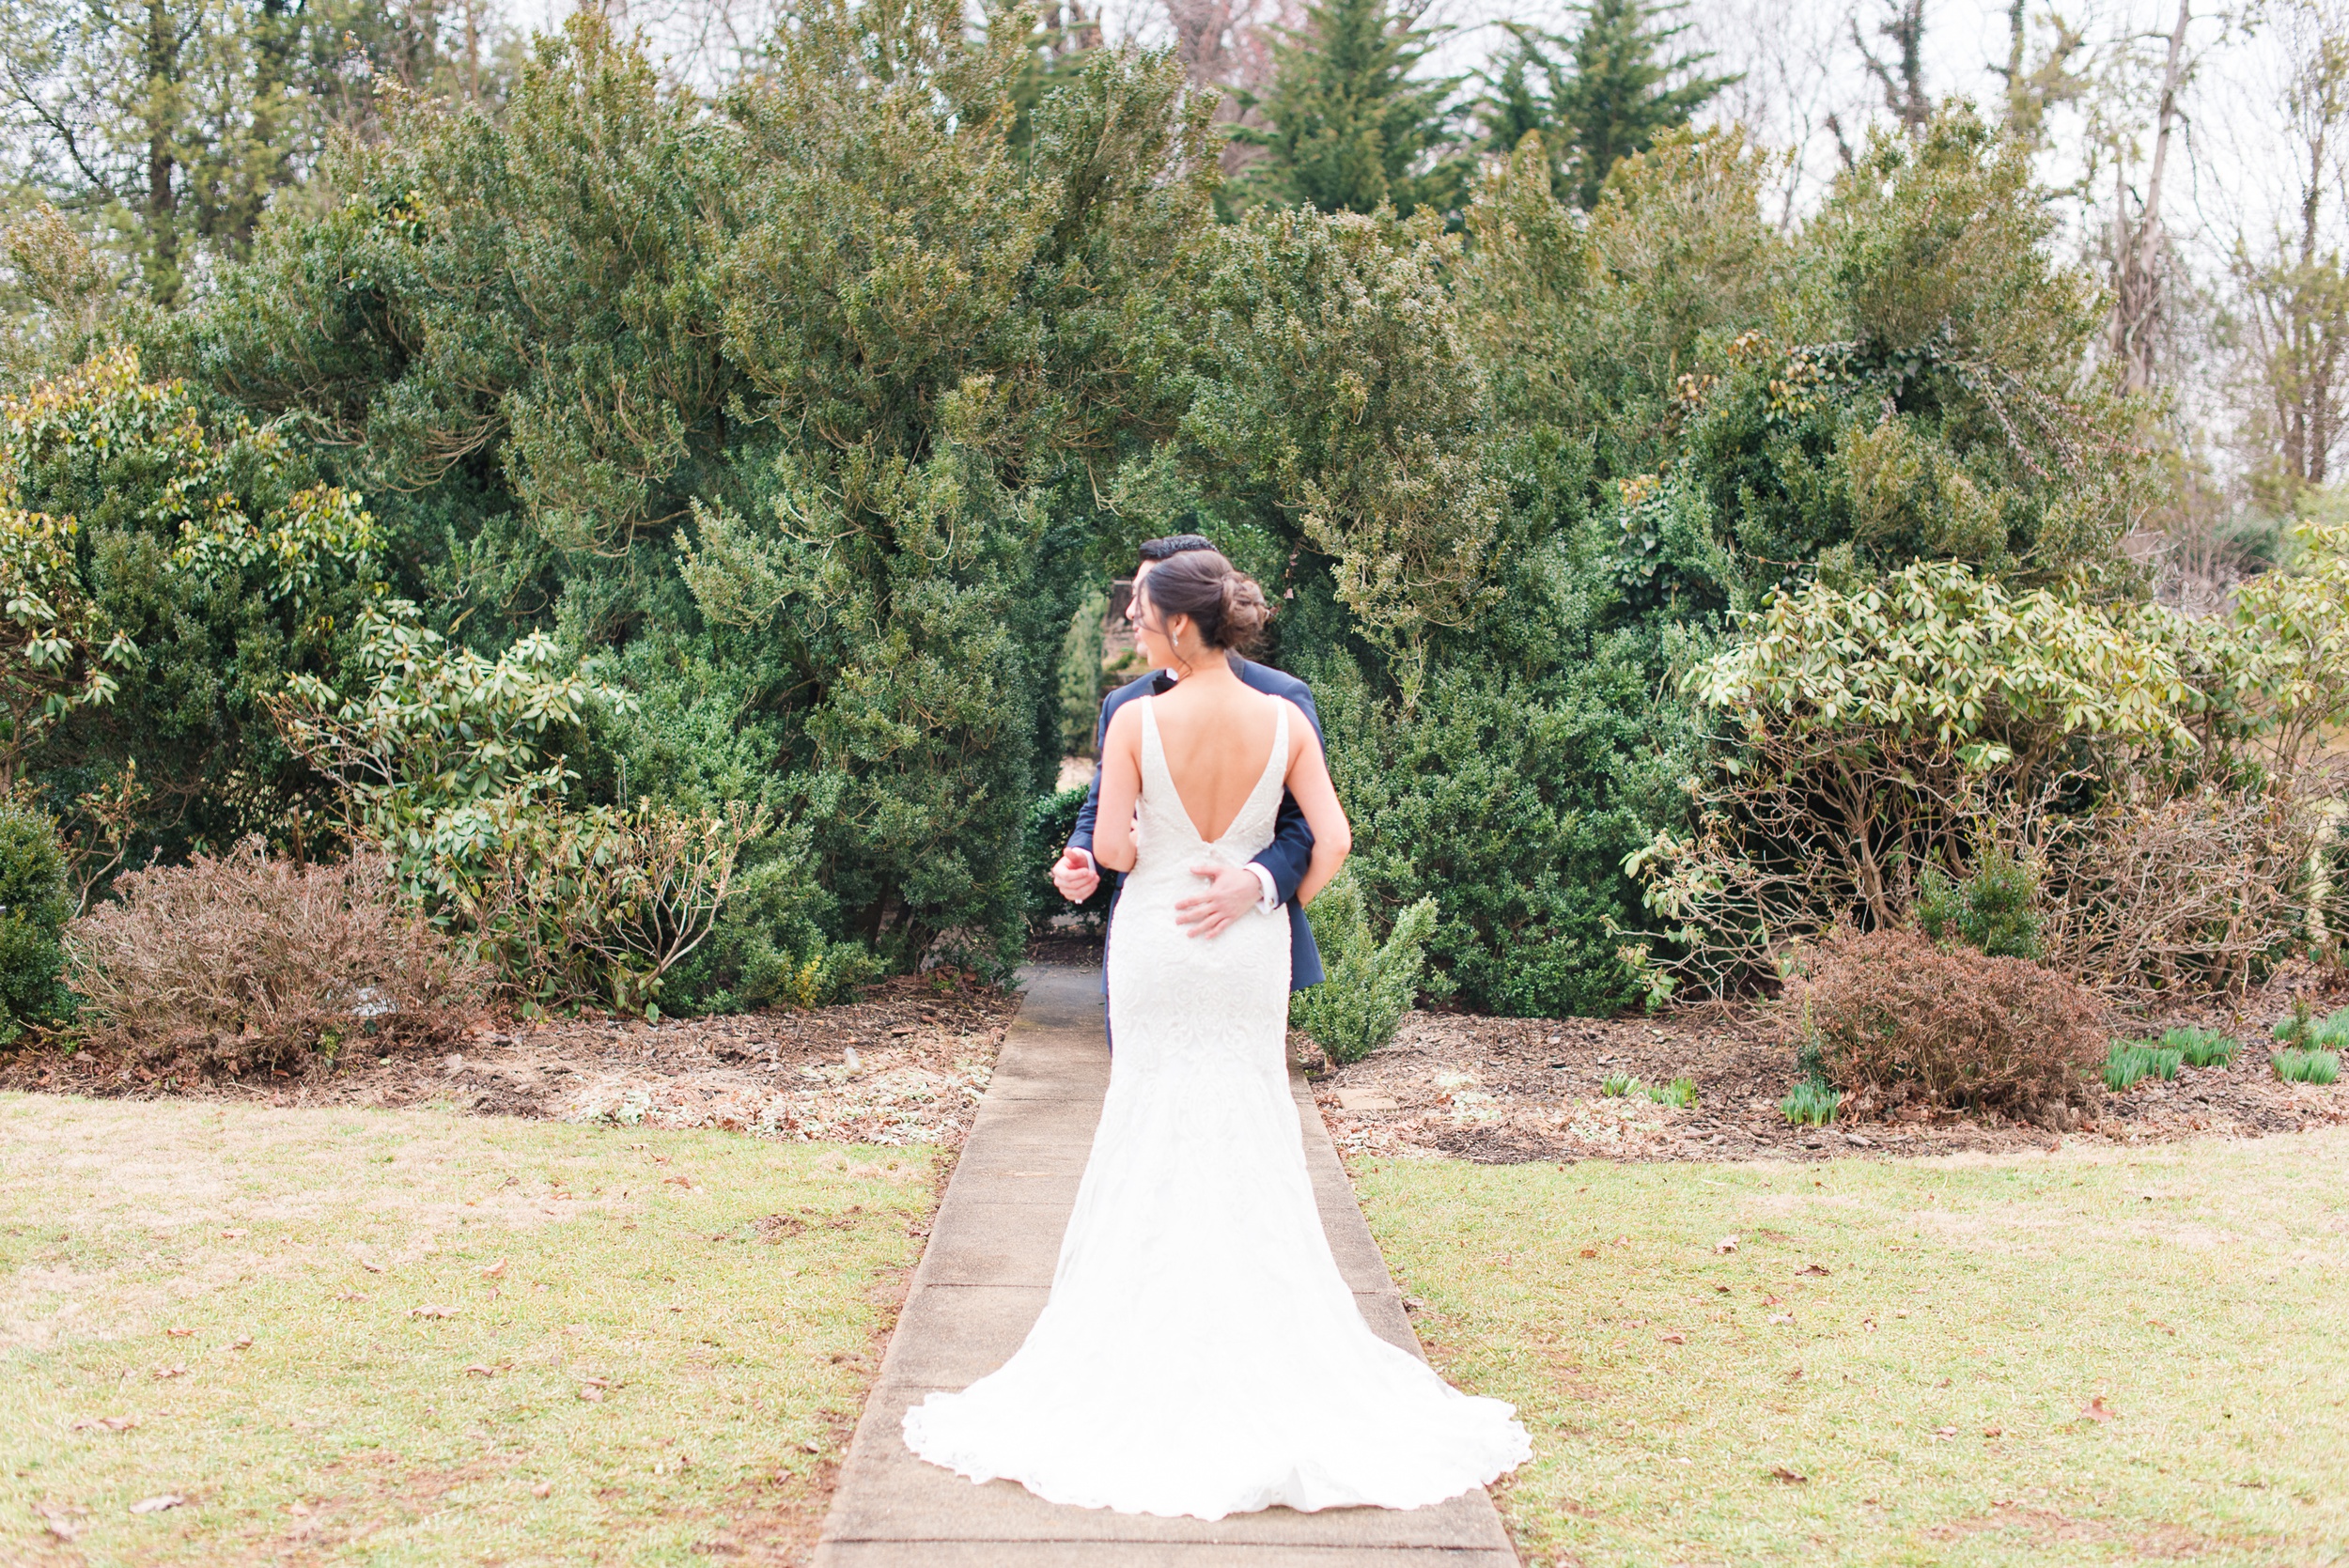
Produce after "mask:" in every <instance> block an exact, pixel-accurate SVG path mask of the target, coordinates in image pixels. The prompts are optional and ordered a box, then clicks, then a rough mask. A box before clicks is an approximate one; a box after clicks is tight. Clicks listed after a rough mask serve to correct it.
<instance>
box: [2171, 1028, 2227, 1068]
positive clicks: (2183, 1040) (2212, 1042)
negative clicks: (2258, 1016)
mask: <svg viewBox="0 0 2349 1568" xmlns="http://www.w3.org/2000/svg"><path fill="white" fill-rule="evenodd" d="M2161 1043H2162V1044H2163V1045H2164V1046H2166V1047H2168V1048H2170V1049H2171V1050H2174V1051H2177V1052H2179V1053H2180V1054H2182V1055H2183V1056H2184V1057H2185V1059H2186V1065H2187V1066H2189V1067H2226V1066H2232V1064H2233V1063H2234V1059H2235V1053H2236V1052H2237V1051H2239V1050H2241V1049H2242V1048H2243V1042H2242V1041H2240V1040H2238V1039H2236V1038H2235V1037H2234V1036H2232V1035H2231V1034H2221V1033H2219V1032H2218V1031H2217V1030H2215V1029H2203V1028H2201V1027H2200V1026H2199V1025H2196V1024H2181V1025H2180V1026H2179V1027H2177V1028H2175V1029H2172V1030H2168V1031H2166V1032H2163V1034H2162V1037H2161Z"/></svg>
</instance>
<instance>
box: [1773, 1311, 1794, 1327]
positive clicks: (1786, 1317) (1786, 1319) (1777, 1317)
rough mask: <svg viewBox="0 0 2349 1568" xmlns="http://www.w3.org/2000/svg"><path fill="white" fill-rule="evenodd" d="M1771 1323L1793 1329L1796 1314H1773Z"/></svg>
mask: <svg viewBox="0 0 2349 1568" xmlns="http://www.w3.org/2000/svg"><path fill="white" fill-rule="evenodd" d="M1770 1322H1771V1323H1773V1324H1779V1323H1783V1324H1785V1325H1787V1326H1788V1327H1793V1326H1794V1322H1795V1314H1794V1313H1792V1312H1772V1313H1771V1314H1770Z"/></svg>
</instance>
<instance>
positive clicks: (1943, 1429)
mask: <svg viewBox="0 0 2349 1568" xmlns="http://www.w3.org/2000/svg"><path fill="white" fill-rule="evenodd" d="M1933 1435H1934V1436H1937V1437H1954V1436H1957V1428H1955V1427H1953V1426H1937V1427H1935V1428H1934V1429H1933Z"/></svg>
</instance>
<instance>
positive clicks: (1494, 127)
mask: <svg viewBox="0 0 2349 1568" xmlns="http://www.w3.org/2000/svg"><path fill="white" fill-rule="evenodd" d="M1580 9H1581V12H1582V25H1581V28H1580V29H1579V31H1578V32H1577V33H1576V34H1575V35H1574V37H1573V38H1571V39H1566V38H1563V37H1560V36H1558V35H1556V34H1550V33H1536V32H1532V31H1529V30H1525V29H1521V28H1512V29H1510V31H1511V33H1512V34H1513V35H1514V36H1515V39H1516V41H1515V44H1514V46H1513V47H1512V48H1511V50H1510V52H1509V54H1507V55H1506V56H1505V58H1504V61H1503V64H1502V66H1501V71H1500V73H1499V74H1498V75H1495V76H1491V77H1488V78H1487V80H1489V81H1490V82H1491V83H1492V85H1493V88H1494V91H1493V94H1492V96H1490V97H1488V98H1487V99H1486V100H1485V101H1484V104H1483V105H1482V108H1483V113H1484V118H1485V125H1486V136H1485V141H1486V146H1487V147H1490V148H1491V149H1492V150H1494V151H1496V152H1501V153H1504V154H1505V153H1509V152H1514V151H1515V150H1516V149H1517V142H1518V141H1519V140H1521V139H1522V138H1523V137H1524V135H1525V133H1526V132H1529V131H1538V132H1541V133H1542V142H1543V145H1544V147H1547V148H1548V149H1549V160H1550V177H1551V180H1552V183H1553V185H1554V186H1555V188H1556V191H1557V194H1558V197H1559V199H1560V200H1562V201H1569V200H1570V201H1572V202H1573V203H1574V204H1575V205H1577V206H1579V207H1580V208H1581V209H1582V210H1584V211H1586V212H1587V211H1589V210H1592V209H1593V208H1595V207H1596V206H1597V205H1598V193H1599V191H1600V189H1601V187H1603V186H1604V185H1605V184H1606V183H1607V176H1608V173H1609V171H1610V170H1612V169H1613V168H1614V166H1615V165H1616V163H1619V162H1621V161H1622V160H1623V159H1625V158H1626V157H1628V156H1630V155H1631V154H1632V153H1635V152H1645V151H1646V150H1647V149H1648V148H1649V147H1652V146H1654V145H1655V142H1656V138H1657V135H1658V134H1659V133H1661V132H1666V131H1669V130H1672V128H1674V127H1676V126H1682V125H1686V124H1688V120H1689V117H1690V116H1693V115H1694V114H1695V113H1696V112H1697V111H1698V110H1699V109H1702V108H1703V107H1704V105H1705V104H1706V103H1708V102H1710V101H1712V99H1713V95H1714V94H1716V93H1718V92H1719V91H1720V90H1721V89H1722V88H1723V87H1725V86H1727V85H1729V84H1731V83H1732V82H1735V80H1736V78H1735V76H1691V75H1688V72H1689V71H1691V70H1694V69H1695V68H1696V67H1698V66H1701V65H1703V63H1704V62H1705V61H1706V60H1708V59H1710V58H1711V57H1712V56H1711V55H1710V54H1682V55H1679V56H1678V57H1676V58H1666V57H1665V52H1666V50H1667V49H1668V48H1669V46H1670V45H1671V43H1672V39H1676V38H1678V37H1679V36H1680V35H1681V34H1682V33H1684V32H1686V31H1688V24H1687V23H1670V24H1667V23H1665V22H1664V19H1665V18H1666V17H1667V16H1669V15H1670V14H1671V13H1672V12H1674V11H1677V10H1679V9H1680V7H1679V6H1678V5H1676V4H1664V5H1656V4H1651V3H1650V0H1591V3H1590V4H1589V5H1587V6H1584V7H1582V8H1580ZM1552 50H1561V51H1563V52H1564V54H1565V56H1566V58H1565V59H1564V60H1563V61H1562V60H1560V59H1559V58H1558V57H1557V56H1556V55H1555V54H1552V53H1551V51H1552ZM1674 77H1683V78H1685V80H1683V82H1682V84H1681V85H1679V86H1676V87H1674V86H1667V85H1665V84H1667V83H1668V82H1670V81H1672V79H1673V78H1674ZM1537 78H1538V79H1539V84H1540V86H1539V88H1537V87H1536V85H1535V84H1536V79H1537ZM1542 89H1546V90H1542Z"/></svg>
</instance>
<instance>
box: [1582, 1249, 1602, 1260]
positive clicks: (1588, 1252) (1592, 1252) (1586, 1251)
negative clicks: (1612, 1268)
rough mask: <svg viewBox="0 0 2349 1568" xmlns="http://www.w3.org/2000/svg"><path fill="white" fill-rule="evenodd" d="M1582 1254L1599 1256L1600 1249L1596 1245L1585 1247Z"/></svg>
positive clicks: (1592, 1256)
mask: <svg viewBox="0 0 2349 1568" xmlns="http://www.w3.org/2000/svg"><path fill="white" fill-rule="evenodd" d="M1582 1255H1583V1256H1584V1257H1586V1258H1595V1257H1597V1256H1598V1249H1597V1248H1595V1247H1585V1248H1584V1249H1582Z"/></svg>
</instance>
